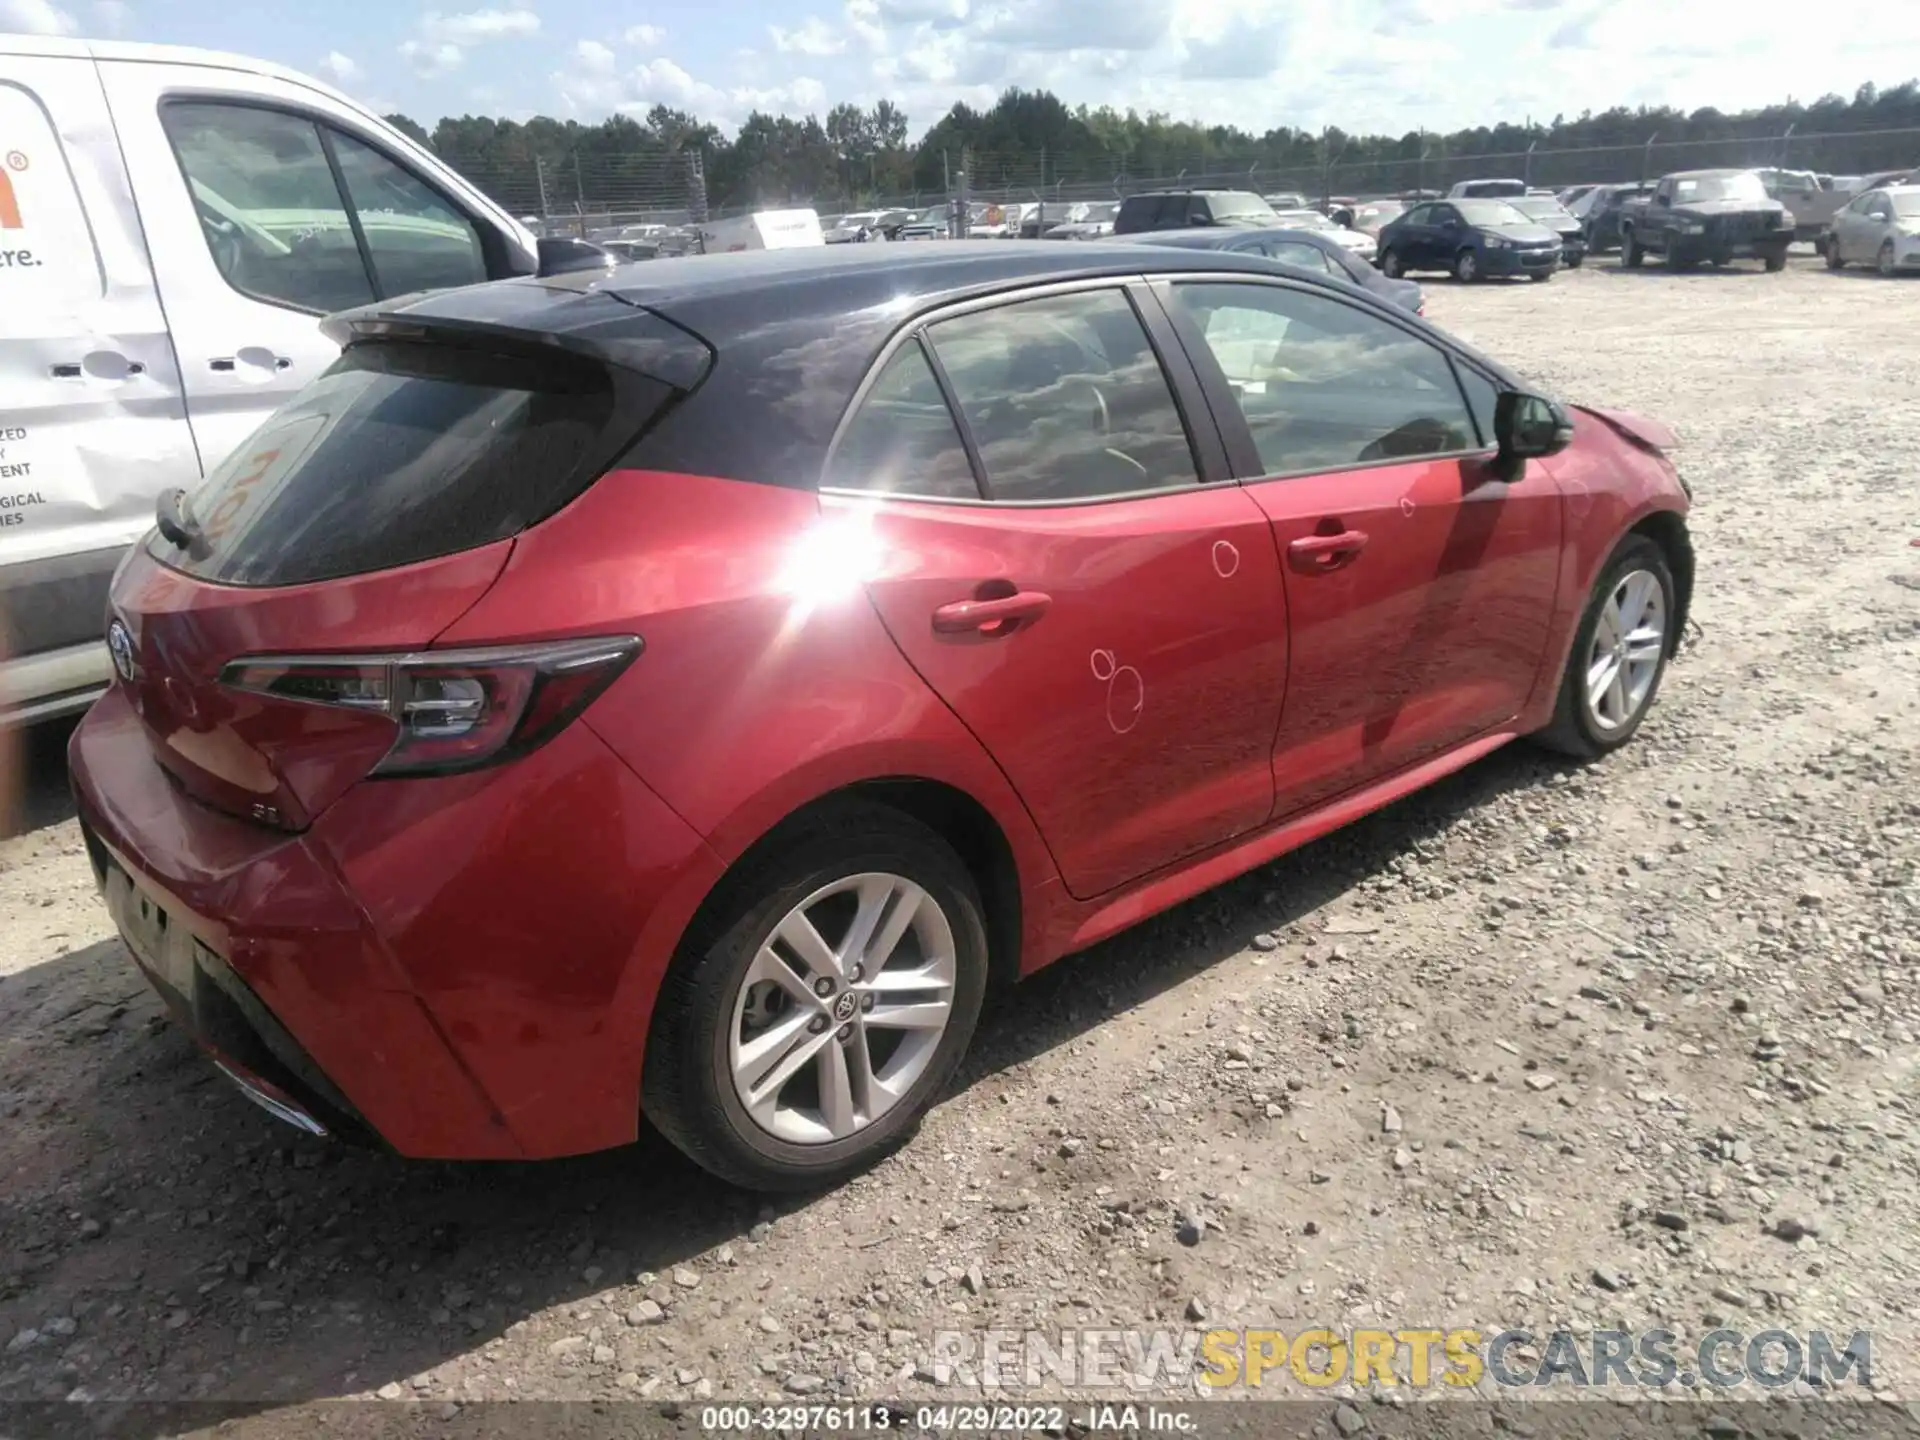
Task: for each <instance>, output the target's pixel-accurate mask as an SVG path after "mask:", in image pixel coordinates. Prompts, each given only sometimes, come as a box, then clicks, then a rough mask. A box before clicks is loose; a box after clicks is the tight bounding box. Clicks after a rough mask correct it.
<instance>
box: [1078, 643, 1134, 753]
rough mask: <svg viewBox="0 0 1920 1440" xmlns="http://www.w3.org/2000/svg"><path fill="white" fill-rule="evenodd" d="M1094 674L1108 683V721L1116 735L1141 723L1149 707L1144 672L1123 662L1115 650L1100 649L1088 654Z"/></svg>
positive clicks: (1094, 676) (1089, 663)
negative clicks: (1141, 675)
mask: <svg viewBox="0 0 1920 1440" xmlns="http://www.w3.org/2000/svg"><path fill="white" fill-rule="evenodd" d="M1087 664H1088V667H1089V668H1090V669H1091V670H1092V671H1093V678H1094V679H1096V680H1099V681H1103V682H1104V683H1105V684H1106V687H1107V725H1108V727H1109V728H1110V729H1111V730H1112V731H1113V733H1114V734H1116V735H1124V734H1126V733H1127V732H1128V731H1129V730H1131V729H1133V727H1134V726H1136V725H1138V724H1139V723H1140V712H1141V711H1142V710H1144V709H1145V708H1146V704H1147V686H1146V682H1145V681H1144V680H1142V679H1141V678H1140V672H1139V671H1138V670H1136V669H1134V668H1133V666H1131V665H1122V664H1121V663H1120V660H1119V657H1118V656H1116V655H1115V654H1114V653H1113V651H1111V650H1096V651H1094V652H1093V654H1092V655H1090V656H1088V657H1087Z"/></svg>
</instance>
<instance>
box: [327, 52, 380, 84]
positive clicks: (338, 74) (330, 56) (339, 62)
mask: <svg viewBox="0 0 1920 1440" xmlns="http://www.w3.org/2000/svg"><path fill="white" fill-rule="evenodd" d="M314 68H315V69H316V70H318V71H319V72H320V73H321V74H322V75H324V76H326V77H327V78H328V79H329V80H331V81H333V82H334V84H336V85H352V84H355V83H357V82H358V81H359V80H360V79H361V78H362V77H363V76H364V75H365V74H366V73H367V72H366V71H364V70H362V69H361V68H360V65H359V62H358V61H356V60H355V59H354V58H353V57H352V56H351V55H342V54H341V53H340V52H339V51H338V50H329V51H328V52H327V53H326V54H325V55H322V56H321V57H320V63H319V64H318V65H316V66H315V67H314Z"/></svg>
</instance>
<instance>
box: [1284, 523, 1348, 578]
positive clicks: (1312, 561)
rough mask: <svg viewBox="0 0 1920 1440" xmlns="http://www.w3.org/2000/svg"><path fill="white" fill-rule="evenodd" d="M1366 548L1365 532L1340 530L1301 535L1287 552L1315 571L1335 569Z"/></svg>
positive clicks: (1305, 566) (1304, 566)
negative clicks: (1337, 531) (1329, 533)
mask: <svg viewBox="0 0 1920 1440" xmlns="http://www.w3.org/2000/svg"><path fill="white" fill-rule="evenodd" d="M1366 548H1367V532H1366V531H1364V530H1342V531H1340V533H1339V534H1337V535H1302V536H1301V537H1300V538H1299V539H1298V540H1295V541H1293V542H1291V543H1290V544H1289V545H1288V546H1287V553H1288V554H1289V555H1291V556H1293V558H1294V560H1295V561H1296V562H1297V563H1299V564H1300V565H1301V566H1302V567H1303V568H1305V569H1308V570H1312V571H1315V572H1318V571H1322V570H1337V569H1339V568H1340V567H1341V566H1342V565H1345V564H1346V563H1347V562H1348V561H1350V560H1352V559H1353V558H1354V557H1355V556H1356V555H1358V554H1359V553H1360V552H1361V551H1362V550H1364V549H1366Z"/></svg>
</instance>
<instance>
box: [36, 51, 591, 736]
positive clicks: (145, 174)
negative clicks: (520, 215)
mask: <svg viewBox="0 0 1920 1440" xmlns="http://www.w3.org/2000/svg"><path fill="white" fill-rule="evenodd" d="M603 260H604V257H603V256H601V255H600V253H599V252H598V251H597V250H594V249H593V248H592V247H587V246H582V245H581V244H580V243H579V242H577V241H566V240H559V241H536V240H535V238H534V237H533V235H532V234H530V233H529V232H528V231H527V230H526V228H525V227H523V226H522V225H521V224H520V223H519V222H518V221H516V220H515V219H514V218H513V217H512V216H511V215H509V214H507V213H506V212H505V211H503V210H501V209H500V208H499V207H498V206H497V205H495V204H494V203H493V202H492V201H490V200H488V199H487V197H486V196H484V195H482V194H481V193H480V192H479V191H478V190H476V189H474V188H473V186H471V185H469V184H468V183H467V182H466V181H464V180H462V179H461V178H460V177H459V176H458V175H456V174H455V173H454V172H453V171H451V170H449V169H448V168H447V167H446V166H445V165H443V164H442V163H441V162H440V161H438V160H436V159H435V158H434V157H433V156H432V155H431V154H429V153H428V152H427V151H425V150H423V149H422V148H420V147H419V146H418V145H415V144H414V143H413V142H412V141H410V140H409V139H407V137H406V136H404V135H402V134H401V133H400V132H399V131H397V130H395V129H394V128H393V127H392V126H390V125H388V124H387V123H386V122H384V121H383V120H381V119H380V118H379V117H377V116H375V115H373V114H371V113H369V112H368V111H367V110H365V109H363V108H362V107H361V106H359V105H356V104H355V103H354V102H353V101H351V100H349V99H347V98H346V97H345V96H344V95H340V94H338V93H337V92H335V91H333V90H331V89H329V88H328V87H327V86H325V85H322V84H320V83H319V82H317V81H314V80H310V79H307V78H306V77H305V76H302V75H298V74H295V73H293V72H291V71H288V70H283V69H281V68H280V67H278V66H275V65H270V64H267V63H265V62H262V61H257V60H249V59H243V58H241V57H238V56H232V55H220V54H215V53H212V52H209V51H199V50H186V49H178V48H175V47H172V46H160V45H119V44H94V43H89V42H84V41H74V40H56V39H44V38H41V37H38V36H31V35H0V725H12V724H20V723H23V722H26V721H29V720H34V719H38V718H41V717H44V716H52V715H58V714H61V713H64V712H69V711H73V710H77V709H81V708H83V707H84V706H86V705H87V704H88V703H89V702H90V701H91V700H92V699H93V698H94V696H95V695H97V694H98V693H99V692H100V690H101V689H102V688H103V687H104V685H105V683H106V679H107V676H108V673H109V671H108V667H109V663H110V662H109V660H108V657H107V651H106V647H105V645H104V644H103V643H102V634H103V631H104V628H105V618H104V612H105V605H106V591H107V583H108V581H109V579H110V578H111V576H112V573H113V569H114V567H115V565H116V564H117V563H118V562H119V559H120V556H121V554H122V553H123V552H124V551H125V550H126V548H127V546H128V545H129V544H130V543H131V542H133V541H134V540H136V539H137V538H138V537H139V536H140V535H142V534H143V533H144V532H145V531H146V530H147V529H148V527H149V526H151V525H152V523H153V514H154V503H155V500H156V498H157V497H158V496H159V495H160V494H161V493H163V492H166V491H171V490H173V489H176V488H182V487H184V488H187V489H192V488H194V487H196V486H197V485H198V484H199V482H200V480H201V477H202V476H203V475H204V474H205V473H206V472H207V471H208V470H211V469H212V468H213V467H214V466H216V465H218V464H219V463H220V461H221V460H223V459H224V458H225V457H226V456H227V454H228V453H229V452H230V451H232V450H233V449H234V447H236V446H237V445H239V444H240V443H241V441H242V440H244V439H245V438H246V436H247V435H248V434H249V433H250V432H251V431H252V430H253V429H254V427H255V426H256V425H257V424H259V422H260V421H262V420H263V419H265V418H266V416H267V414H268V413H269V412H271V411H272V410H273V409H275V408H276V407H277V406H278V405H279V404H280V403H281V402H282V401H283V400H284V399H286V398H287V397H288V396H289V395H291V394H292V393H293V392H294V391H295V390H297V389H299V388H300V387H301V386H303V385H305V384H306V383H307V382H308V381H309V380H311V379H313V378H314V377H315V376H316V375H318V374H319V373H320V372H321V371H322V370H324V369H325V368H326V367H327V366H328V365H329V364H330V363H332V361H333V359H334V358H335V356H336V355H337V354H338V353H339V352H338V350H337V349H336V348H335V346H334V345H333V344H332V342H331V341H329V340H327V339H326V338H325V337H324V336H323V335H322V334H321V333H320V318H321V317H322V316H323V315H325V314H327V313H329V312H331V311H335V310H343V309H347V308H349V307H351V306H355V305H361V304H365V303H367V302H369V301H372V300H376V299H381V298H385V297H387V296H390V295H399V294H406V293H409V292H412V291H417V290H427V289H438V288H442V287H446V286H454V285H468V284H472V283H474V282H476V281H483V280H488V279H495V278H502V277H505V276H509V275H531V274H535V273H540V272H541V271H542V270H544V271H545V272H546V273H553V272H555V271H558V270H563V269H570V268H581V267H582V266H583V265H585V264H592V263H602V262H603Z"/></svg>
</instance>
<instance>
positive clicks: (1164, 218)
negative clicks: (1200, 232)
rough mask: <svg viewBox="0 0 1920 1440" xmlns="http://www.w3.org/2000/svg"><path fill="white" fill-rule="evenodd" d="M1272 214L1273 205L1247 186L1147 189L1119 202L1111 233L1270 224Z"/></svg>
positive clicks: (1268, 225)
mask: <svg viewBox="0 0 1920 1440" xmlns="http://www.w3.org/2000/svg"><path fill="white" fill-rule="evenodd" d="M1273 217H1274V209H1273V207H1272V206H1271V205H1269V204H1268V203H1267V202H1266V201H1265V200H1263V199H1261V198H1260V197H1259V196H1258V195H1255V194H1254V193H1253V192H1252V191H1249V190H1148V191H1144V192H1142V193H1141V194H1139V195H1129V196H1127V198H1126V199H1124V200H1122V201H1121V202H1120V212H1119V213H1118V214H1117V215H1115V216H1114V220H1113V233H1114V234H1115V235H1133V234H1137V233H1138V232H1140V231H1142V230H1186V229H1189V228H1191V227H1193V226H1195V225H1250V226H1267V227H1270V226H1272V224H1273Z"/></svg>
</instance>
